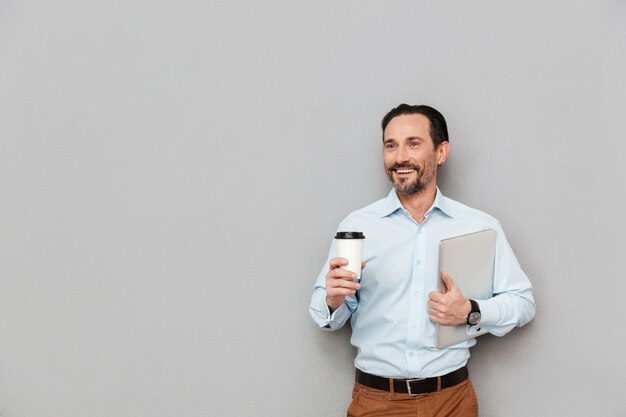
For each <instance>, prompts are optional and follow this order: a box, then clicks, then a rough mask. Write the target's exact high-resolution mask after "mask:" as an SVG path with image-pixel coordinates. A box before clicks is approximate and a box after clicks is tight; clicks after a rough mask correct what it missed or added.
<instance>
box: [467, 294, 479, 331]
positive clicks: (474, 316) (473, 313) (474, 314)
mask: <svg viewBox="0 0 626 417" xmlns="http://www.w3.org/2000/svg"><path fill="white" fill-rule="evenodd" d="M469 302H470V304H471V305H472V309H471V310H470V312H469V314H468V315H467V324H469V325H470V326H474V325H476V324H478V322H479V321H480V307H478V303H477V302H476V301H474V300H469Z"/></svg>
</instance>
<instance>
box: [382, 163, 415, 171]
mask: <svg viewBox="0 0 626 417" xmlns="http://www.w3.org/2000/svg"><path fill="white" fill-rule="evenodd" d="M398 169H414V170H415V171H417V172H420V167H419V166H417V165H413V164H395V163H394V164H392V165H390V166H389V168H387V171H396V170H398Z"/></svg>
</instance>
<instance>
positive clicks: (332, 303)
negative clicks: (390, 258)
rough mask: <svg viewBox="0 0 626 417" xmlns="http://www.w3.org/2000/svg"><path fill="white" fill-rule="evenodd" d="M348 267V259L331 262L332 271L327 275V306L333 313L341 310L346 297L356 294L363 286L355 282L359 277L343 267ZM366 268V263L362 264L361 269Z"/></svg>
mask: <svg viewBox="0 0 626 417" xmlns="http://www.w3.org/2000/svg"><path fill="white" fill-rule="evenodd" d="M346 265H348V260H347V259H346V258H333V259H331V260H330V269H329V270H328V273H327V274H326V304H328V308H329V309H330V312H331V313H332V312H333V311H335V310H336V309H337V308H339V307H340V306H341V305H342V304H343V302H344V301H345V299H346V297H347V296H349V295H354V294H356V290H358V289H359V288H361V284H359V283H358V282H355V280H356V277H357V275H356V274H355V273H354V272H351V271H348V270H346V269H341V267H342V266H346ZM363 268H365V262H361V269H363Z"/></svg>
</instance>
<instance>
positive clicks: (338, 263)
mask: <svg viewBox="0 0 626 417" xmlns="http://www.w3.org/2000/svg"><path fill="white" fill-rule="evenodd" d="M329 264H330V269H331V270H332V269H336V268H340V267H342V266H346V265H348V260H347V259H346V258H333V259H331V260H330V262H329Z"/></svg>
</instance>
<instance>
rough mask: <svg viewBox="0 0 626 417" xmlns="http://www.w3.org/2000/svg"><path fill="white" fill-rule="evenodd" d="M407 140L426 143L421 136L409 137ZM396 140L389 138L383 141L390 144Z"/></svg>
mask: <svg viewBox="0 0 626 417" xmlns="http://www.w3.org/2000/svg"><path fill="white" fill-rule="evenodd" d="M406 140H417V141H419V142H424V139H422V138H420V137H419V136H409V137H408V138H406ZM395 141H396V139H394V138H387V139H384V140H383V143H388V142H395Z"/></svg>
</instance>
